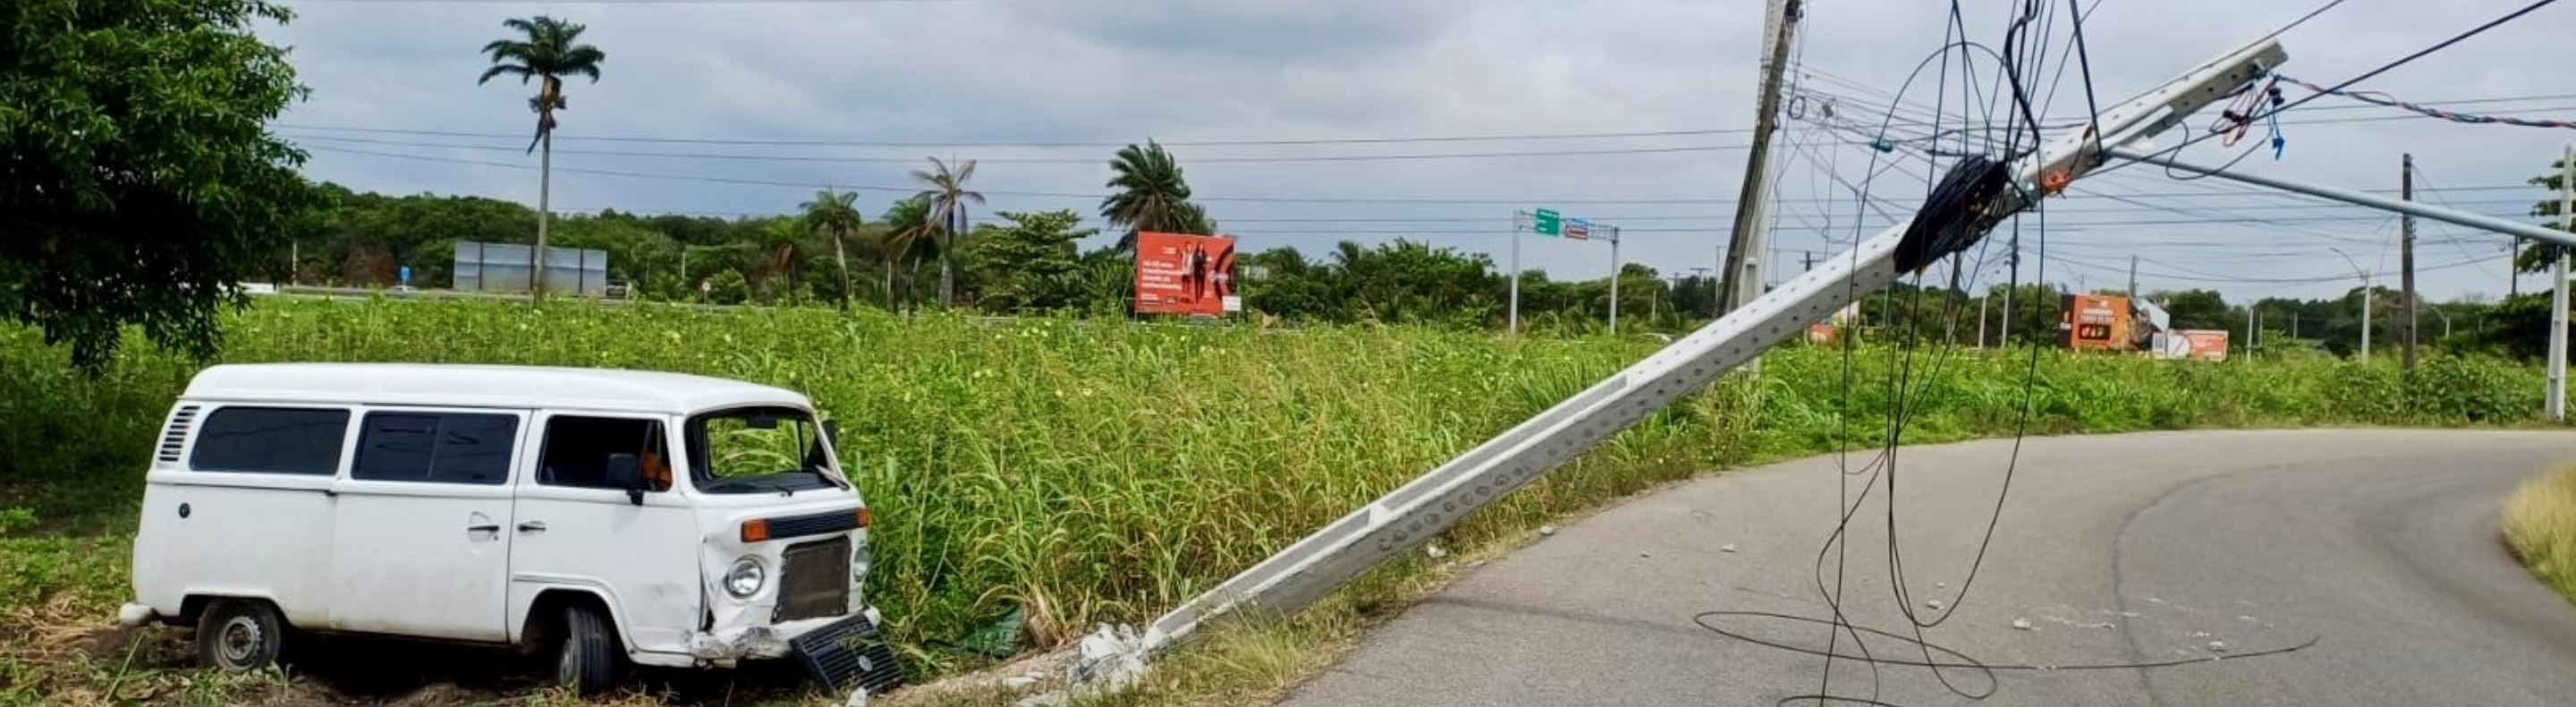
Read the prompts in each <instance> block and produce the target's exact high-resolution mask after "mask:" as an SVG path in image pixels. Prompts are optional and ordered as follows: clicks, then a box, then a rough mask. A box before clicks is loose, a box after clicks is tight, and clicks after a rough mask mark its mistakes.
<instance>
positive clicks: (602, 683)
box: [555, 606, 619, 695]
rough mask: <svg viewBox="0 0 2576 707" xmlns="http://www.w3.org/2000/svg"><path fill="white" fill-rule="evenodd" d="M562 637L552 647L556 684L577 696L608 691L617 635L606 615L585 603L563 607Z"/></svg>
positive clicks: (613, 675)
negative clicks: (612, 631) (610, 629)
mask: <svg viewBox="0 0 2576 707" xmlns="http://www.w3.org/2000/svg"><path fill="white" fill-rule="evenodd" d="M563 627H564V633H563V640H562V641H561V642H559V644H558V645H557V646H556V648H555V683H556V684H558V685H561V686H563V687H565V688H568V689H570V690H572V691H573V692H574V694H577V695H598V694H603V693H606V692H608V690H609V688H611V687H615V686H616V681H617V659H618V657H619V656H618V654H617V653H618V650H617V637H616V635H614V634H612V633H610V632H609V628H608V618H607V617H605V616H601V615H600V613H599V612H598V611H597V610H595V609H592V608H590V607H586V606H569V607H565V608H564V617H563Z"/></svg>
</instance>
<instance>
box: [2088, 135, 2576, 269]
mask: <svg viewBox="0 0 2576 707" xmlns="http://www.w3.org/2000/svg"><path fill="white" fill-rule="evenodd" d="M2111 156H2112V157H2116V158H2119V159H2124V160H2134V161H2137V162H2140V163H2144V164H2151V165H2156V166H2160V167H2171V168H2173V169H2176V170H2181V171H2184V172H2191V173H2194V174H2199V175H2202V176H2208V177H2217V178H2220V179H2227V180H2233V181H2238V182H2244V183H2246V184H2253V185H2257V186H2266V187H2271V188H2274V189H2280V190H2283V191H2293V192H2298V193H2301V194H2306V195H2308V196H2313V197H2317V198H2320V199H2332V200H2335V201H2340V202H2343V203H2346V204H2352V205H2354V206H2367V207H2370V208H2374V209H2382V210H2387V211H2394V212H2397V213H2401V214H2410V215H2413V216H2416V217H2419V218H2429V219H2432V220H2435V221H2442V222H2445V223H2452V224H2458V225H2462V226H2467V227H2470V228H2478V229H2485V230H2489V231H2494V232H2497V233H2502V234H2506V235H2512V236H2521V237H2524V238H2530V239H2534V240H2539V241H2543V242H2547V243H2556V244H2558V245H2563V246H2568V247H2571V248H2576V233H2568V232H2566V231H2557V230H2551V229H2549V228H2547V227H2543V226H2535V225H2532V224H2528V223H2519V222H2514V221H2507V220H2504V219H2500V218H2496V217H2493V216H2481V215H2478V214H2473V213H2469V212H2466V211H2461V210H2459V209H2448V208H2443V207H2440V206H2434V205H2432V204H2427V203H2424V202H2421V201H2406V200H2402V199H2391V198H2388V197H2384V196H2380V195H2377V194H2370V193H2365V192H2362V191H2358V190H2353V189H2344V188H2341V187H2330V186H2326V185H2323V184H2315V183H2311V182H2302V181H2298V180H2295V179H2283V178H2280V177H2266V176H2261V175H2254V174H2245V173H2241V172H2229V171H2226V170H2222V169H2219V168H2216V167H2202V166H2199V165H2194V164H2188V163H2183V162H2175V161H2173V160H2171V159H2168V158H2164V157H2159V156H2156V155H2151V154H2146V153H2142V152H2136V151H2132V150H2120V149H2114V150H2111Z"/></svg>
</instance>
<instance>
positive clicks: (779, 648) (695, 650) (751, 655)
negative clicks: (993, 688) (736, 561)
mask: <svg viewBox="0 0 2576 707" xmlns="http://www.w3.org/2000/svg"><path fill="white" fill-rule="evenodd" d="M859 616H861V617H865V618H866V619H867V622H868V625H869V626H876V625H878V624H880V623H882V619H881V617H880V616H879V615H878V614H877V609H876V607H873V606H871V607H868V608H867V610H866V611H862V612H860V613H859ZM849 618H852V617H847V616H834V617H826V618H819V619H804V620H801V621H789V622H787V623H781V624H768V625H763V626H736V627H732V628H719V629H716V630H713V631H700V632H697V633H694V634H690V635H689V657H692V658H696V659H698V660H700V661H705V662H709V663H715V664H717V665H728V664H731V663H733V662H734V661H738V660H746V659H769V658H785V657H787V656H788V654H789V653H791V652H793V646H792V645H791V642H793V641H795V640H796V637H798V636H803V635H805V634H807V633H812V632H814V631H817V630H820V629H823V628H825V627H829V626H831V625H832V624H834V623H838V622H840V621H844V620H847V619H849Z"/></svg>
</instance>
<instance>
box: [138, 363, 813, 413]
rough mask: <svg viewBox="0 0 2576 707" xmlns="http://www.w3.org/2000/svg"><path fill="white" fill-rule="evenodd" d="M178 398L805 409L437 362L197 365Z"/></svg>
mask: <svg viewBox="0 0 2576 707" xmlns="http://www.w3.org/2000/svg"><path fill="white" fill-rule="evenodd" d="M183 395H184V397H187V398H190V399H198V400H221V401H232V402H300V403H342V404H373V405H447V406H458V407H507V408H577V409H586V410H624V411H633V412H654V413H669V414H687V413H694V412H698V411H701V410H707V409H710V408H720V407H736V406H743V405H785V406H789V407H798V408H810V407H812V404H811V403H810V402H809V401H808V400H807V399H806V398H805V396H803V395H799V394H797V393H795V392H793V391H789V390H785V389H781V388H774V387H770V386H765V385H758V384H753V383H745V382H742V381H736V380H728V379H723V378H711V377H707V376H694V375H686V374H680V373H662V372H657V371H631V370H621V369H611V368H568V367H546V366H490V365H470V364H447V363H436V364H432V363H254V364H226V365H220V366H213V367H209V368H207V369H205V370H203V371H199V372H198V373H197V376H196V378H195V379H194V380H191V381H189V383H188V390H187V392H186V393H184V394H183Z"/></svg>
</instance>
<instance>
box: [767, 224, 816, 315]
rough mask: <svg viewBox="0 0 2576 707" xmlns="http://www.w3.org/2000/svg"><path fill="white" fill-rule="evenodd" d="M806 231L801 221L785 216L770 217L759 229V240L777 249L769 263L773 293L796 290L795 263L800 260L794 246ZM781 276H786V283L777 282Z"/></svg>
mask: <svg viewBox="0 0 2576 707" xmlns="http://www.w3.org/2000/svg"><path fill="white" fill-rule="evenodd" d="M807 233H810V231H809V230H807V226H806V225H805V223H804V222H803V221H800V220H798V219H793V218H788V217H785V216H780V217H777V218H773V219H770V221H769V224H768V225H767V226H765V227H763V228H762V229H761V233H760V235H761V240H764V241H768V244H769V245H770V246H772V247H775V248H777V249H778V254H777V255H775V256H772V257H771V261H770V263H769V277H770V282H771V283H772V284H771V288H772V290H771V292H772V294H773V295H779V296H783V295H784V294H785V293H789V292H794V291H796V280H797V278H796V265H797V261H799V260H802V258H800V257H798V255H797V252H796V246H797V242H798V241H802V240H804V239H805V236H806V234H807ZM782 277H783V278H786V284H784V285H779V284H777V283H778V282H779V278H782Z"/></svg>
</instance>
